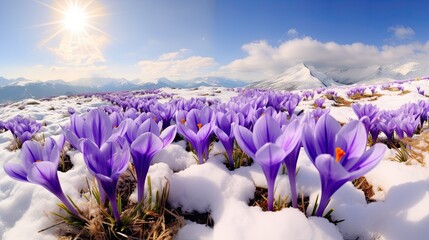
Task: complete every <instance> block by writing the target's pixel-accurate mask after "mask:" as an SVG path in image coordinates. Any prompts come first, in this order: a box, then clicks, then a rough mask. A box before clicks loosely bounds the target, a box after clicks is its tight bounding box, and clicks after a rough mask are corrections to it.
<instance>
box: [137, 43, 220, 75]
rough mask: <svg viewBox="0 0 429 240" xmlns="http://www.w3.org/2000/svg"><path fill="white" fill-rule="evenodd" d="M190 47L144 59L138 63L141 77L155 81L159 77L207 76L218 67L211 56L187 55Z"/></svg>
mask: <svg viewBox="0 0 429 240" xmlns="http://www.w3.org/2000/svg"><path fill="white" fill-rule="evenodd" d="M187 53H189V50H188V49H180V50H179V51H177V52H171V53H166V54H162V55H161V56H159V57H158V58H157V59H155V60H143V61H140V62H139V63H138V65H139V66H140V68H141V74H142V75H141V79H142V80H145V81H154V80H156V79H159V78H163V77H165V78H168V79H170V80H179V79H191V78H195V77H201V76H207V75H208V74H209V73H210V72H212V71H213V70H214V68H215V67H216V65H217V64H216V62H215V60H214V59H213V58H211V57H202V56H186V54H187Z"/></svg>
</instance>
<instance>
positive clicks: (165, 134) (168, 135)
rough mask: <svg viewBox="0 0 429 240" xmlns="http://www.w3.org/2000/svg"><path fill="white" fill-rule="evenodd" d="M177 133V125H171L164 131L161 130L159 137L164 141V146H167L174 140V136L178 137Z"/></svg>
mask: <svg viewBox="0 0 429 240" xmlns="http://www.w3.org/2000/svg"><path fill="white" fill-rule="evenodd" d="M176 133H177V126H176V125H172V126H169V127H167V128H166V129H164V131H162V132H161V134H160V135H159V137H160V138H161V140H162V142H163V147H166V146H167V145H169V144H170V143H171V142H173V140H174V138H175V137H176Z"/></svg>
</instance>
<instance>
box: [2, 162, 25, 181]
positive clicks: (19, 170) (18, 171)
mask: <svg viewBox="0 0 429 240" xmlns="http://www.w3.org/2000/svg"><path fill="white" fill-rule="evenodd" d="M3 168H4V171H5V172H6V174H7V175H9V176H10V177H11V178H14V179H16V180H19V181H24V182H28V180H27V174H28V172H27V171H28V169H25V168H24V167H23V166H22V165H21V164H18V163H11V162H7V163H5V164H4V166H3Z"/></svg>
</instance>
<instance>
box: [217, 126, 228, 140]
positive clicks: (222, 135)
mask: <svg viewBox="0 0 429 240" xmlns="http://www.w3.org/2000/svg"><path fill="white" fill-rule="evenodd" d="M213 132H214V134H215V135H216V136H217V138H219V140H221V141H222V142H224V141H225V142H226V141H228V140H229V136H228V135H226V133H225V132H224V131H222V129H220V128H219V127H215V128H214V129H213Z"/></svg>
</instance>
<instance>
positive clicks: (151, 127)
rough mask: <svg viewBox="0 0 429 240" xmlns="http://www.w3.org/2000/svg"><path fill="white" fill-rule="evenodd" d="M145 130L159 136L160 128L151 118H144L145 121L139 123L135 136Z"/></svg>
mask: <svg viewBox="0 0 429 240" xmlns="http://www.w3.org/2000/svg"><path fill="white" fill-rule="evenodd" d="M146 132H150V133H153V134H155V135H157V136H159V132H160V128H159V126H158V124H157V123H156V122H155V121H154V120H153V119H152V118H148V119H146V121H144V122H143V123H142V125H140V127H139V128H138V130H137V136H139V135H141V134H143V133H146Z"/></svg>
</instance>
